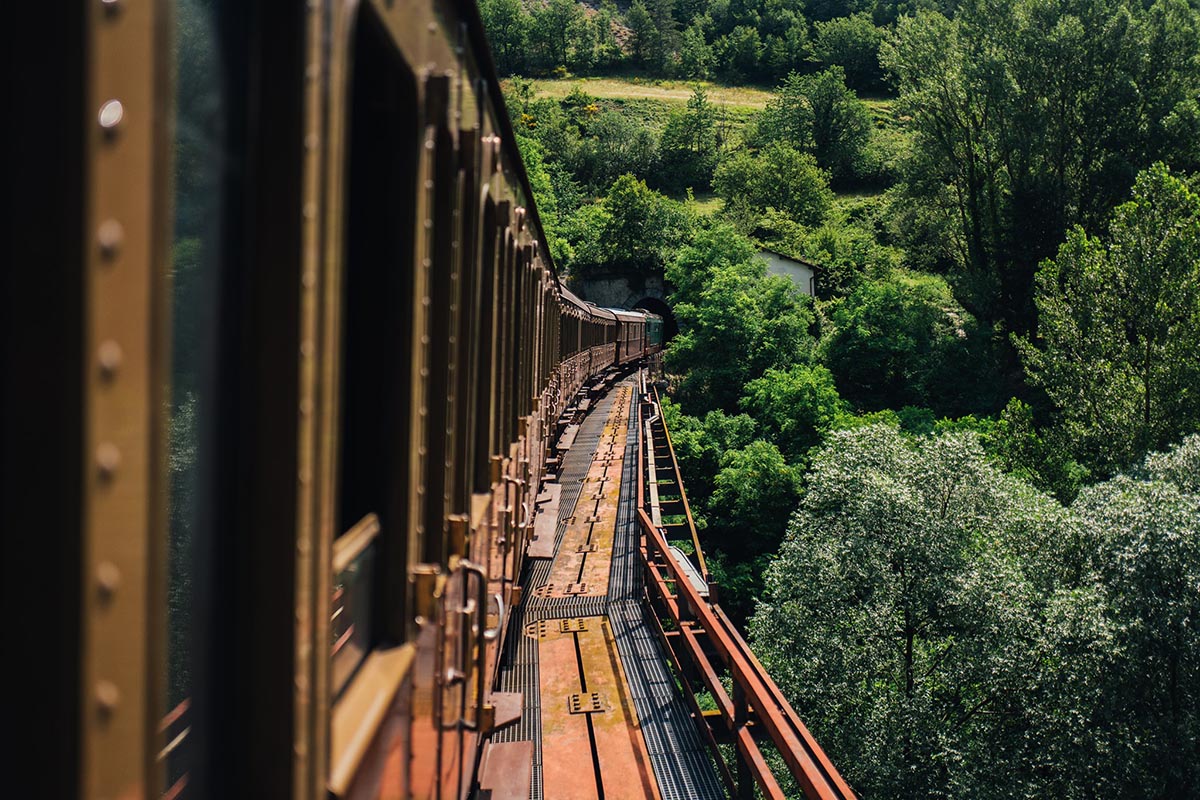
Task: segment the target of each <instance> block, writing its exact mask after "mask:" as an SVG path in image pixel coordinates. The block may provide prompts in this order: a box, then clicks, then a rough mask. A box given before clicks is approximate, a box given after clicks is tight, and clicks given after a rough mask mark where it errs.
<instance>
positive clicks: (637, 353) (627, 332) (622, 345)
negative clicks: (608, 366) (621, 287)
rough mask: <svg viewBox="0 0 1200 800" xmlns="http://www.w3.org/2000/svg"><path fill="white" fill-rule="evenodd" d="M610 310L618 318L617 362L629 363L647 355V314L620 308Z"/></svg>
mask: <svg viewBox="0 0 1200 800" xmlns="http://www.w3.org/2000/svg"><path fill="white" fill-rule="evenodd" d="M608 310H609V311H611V312H612V313H613V316H615V317H616V318H617V363H618V364H628V363H629V362H631V361H633V360H635V359H638V358H641V357H642V356H643V355H645V349H646V315H645V314H644V313H643V312H641V311H625V310H623V309H619V308H612V309H608Z"/></svg>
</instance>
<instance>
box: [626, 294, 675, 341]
mask: <svg viewBox="0 0 1200 800" xmlns="http://www.w3.org/2000/svg"><path fill="white" fill-rule="evenodd" d="M633 307H634V308H635V309H641V310H642V311H649V312H650V313H651V314H658V315H659V316H660V317H662V318H663V342H664V343H666V342H669V341H671V340H672V339H674V338H675V334H677V333H679V323H677V322H676V321H675V312H673V311H672V310H671V307H670V306H669V305H667V303H666V301H664V300H661V299H660V298H657V297H643V298H642V299H641V300H638V301H637V302H636V303H634V304H633Z"/></svg>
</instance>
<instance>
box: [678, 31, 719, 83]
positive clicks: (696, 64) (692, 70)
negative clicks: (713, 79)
mask: <svg viewBox="0 0 1200 800" xmlns="http://www.w3.org/2000/svg"><path fill="white" fill-rule="evenodd" d="M712 68H713V51H712V47H710V46H709V44H708V42H706V41H705V40H704V31H703V29H701V28H700V26H699V25H691V26H690V27H688V28H687V29H686V30H684V32H683V34H682V36H681V37H680V40H679V68H678V69H679V74H680V75H681V76H682V77H684V78H696V79H699V80H703V79H704V78H707V77H708V76H709V75H710V74H711V73H712Z"/></svg>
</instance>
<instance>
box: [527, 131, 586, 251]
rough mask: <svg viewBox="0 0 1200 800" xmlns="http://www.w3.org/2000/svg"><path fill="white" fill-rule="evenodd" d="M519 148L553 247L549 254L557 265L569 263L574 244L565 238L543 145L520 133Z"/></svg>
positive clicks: (547, 240) (539, 212)
mask: <svg viewBox="0 0 1200 800" xmlns="http://www.w3.org/2000/svg"><path fill="white" fill-rule="evenodd" d="M517 147H518V149H520V151H521V160H522V161H524V162H525V174H526V175H528V176H529V186H530V188H531V189H533V195H534V197H535V198H536V199H537V210H538V216H539V217H540V218H541V221H542V229H543V230H544V231H545V233H546V244H547V245H548V246H549V247H550V254H551V255H552V256H553V257H554V260H555V262H557V263H560V264H564V265H565V264H568V263H570V261H571V257H572V249H571V244H570V242H568V241H567V240H566V239H565V238H564V237H563V233H562V226H563V222H562V219H561V217H560V214H559V208H558V196H557V193H556V192H555V190H554V182H553V181H552V180H551V178H550V172H549V170H547V168H546V163H545V156H544V152H543V150H542V145H541V143H540V142H538V141H537V140H536V139H531V138H529V137H528V136H522V135H521V134H517Z"/></svg>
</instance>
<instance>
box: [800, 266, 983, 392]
mask: <svg viewBox="0 0 1200 800" xmlns="http://www.w3.org/2000/svg"><path fill="white" fill-rule="evenodd" d="M831 321H832V331H831V332H830V333H829V335H828V338H827V339H826V341H825V342H824V348H825V355H826V363H827V364H828V366H829V368H830V370H831V371H832V372H833V374H834V376H836V378H837V383H838V389H839V391H840V392H841V393H842V396H843V397H845V398H846V399H848V400H850V401H852V402H854V403H855V404H857V405H858V406H859V407H860V408H864V409H868V410H879V409H884V408H900V407H902V406H921V407H926V408H931V409H933V410H934V411H935V412H936V413H938V414H949V415H959V414H963V413H970V412H971V411H975V410H984V409H990V408H993V407H994V405H993V403H994V402H995V399H994V398H993V397H992V396H991V393H992V392H994V388H993V384H994V380H993V379H992V376H991V375H990V374H989V373H988V365H989V363H990V362H991V359H990V358H988V357H987V355H988V349H989V347H990V337H989V334H988V331H987V330H986V329H981V328H980V327H979V326H978V325H977V323H976V322H975V320H974V318H973V317H972V316H971V315H970V314H968V313H967V312H966V311H965V310H964V309H963V308H962V307H961V306H960V305H958V303H957V302H955V300H954V297H953V295H952V294H951V292H950V287H949V286H948V285H947V284H946V282H945V281H944V280H942V279H941V278H939V277H936V276H932V275H920V274H917V273H905V272H902V271H896V272H894V273H893V274H892V276H891V277H890V278H889V279H887V280H883V281H868V282H866V283H863V284H862V285H860V286H859V287H858V288H857V289H855V290H854V292H853V293H851V294H850V296H849V297H847V298H846V299H845V300H843V301H841V302H840V303H839V304H838V305H837V306H836V307H835V308H834V310H833V313H832V320H831Z"/></svg>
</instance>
